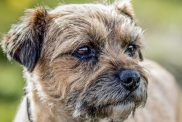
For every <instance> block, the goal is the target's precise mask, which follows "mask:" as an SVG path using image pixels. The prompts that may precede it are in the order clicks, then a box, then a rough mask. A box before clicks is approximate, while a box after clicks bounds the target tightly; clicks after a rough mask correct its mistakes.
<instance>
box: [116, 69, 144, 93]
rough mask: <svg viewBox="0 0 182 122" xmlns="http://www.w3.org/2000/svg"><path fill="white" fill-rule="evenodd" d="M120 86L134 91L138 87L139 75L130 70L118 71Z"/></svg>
mask: <svg viewBox="0 0 182 122" xmlns="http://www.w3.org/2000/svg"><path fill="white" fill-rule="evenodd" d="M118 74H119V79H120V82H121V84H122V85H123V86H124V87H125V88H126V89H127V90H129V91H134V90H135V89H137V88H138V86H139V85H140V74H139V73H138V72H137V71H135V70H131V69H122V70H120V71H119V73H118Z"/></svg>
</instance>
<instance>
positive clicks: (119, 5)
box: [114, 0, 134, 19]
mask: <svg viewBox="0 0 182 122" xmlns="http://www.w3.org/2000/svg"><path fill="white" fill-rule="evenodd" d="M114 7H115V8H116V10H117V11H118V12H120V13H123V14H125V15H127V16H128V17H130V18H131V19H133V18H134V11H133V7H132V4H131V0H116V1H115V2H114Z"/></svg>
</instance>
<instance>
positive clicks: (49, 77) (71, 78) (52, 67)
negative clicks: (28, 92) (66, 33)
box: [36, 56, 85, 99]
mask: <svg viewBox="0 0 182 122" xmlns="http://www.w3.org/2000/svg"><path fill="white" fill-rule="evenodd" d="M44 61H45V60H43V62H44ZM76 65H77V61H76V60H74V59H73V58H72V57H66V56H65V57H60V58H58V59H56V60H54V61H52V62H51V63H49V64H47V63H46V64H44V63H41V62H39V64H38V66H37V67H36V69H38V72H39V74H40V77H41V82H42V84H43V88H44V89H45V90H44V91H45V92H46V94H48V96H50V97H52V98H56V99H60V98H61V99H65V97H66V96H67V94H68V93H70V92H71V91H73V90H80V89H83V87H84V82H81V81H83V78H85V77H84V74H83V73H82V70H81V69H79V67H76ZM80 76H82V77H80ZM81 78H82V79H81Z"/></svg>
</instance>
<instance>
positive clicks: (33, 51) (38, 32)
mask: <svg viewBox="0 0 182 122" xmlns="http://www.w3.org/2000/svg"><path fill="white" fill-rule="evenodd" d="M47 21H48V14H47V11H46V10H45V9H44V8H43V7H38V8H36V9H31V10H27V11H26V16H24V17H22V19H21V21H20V23H18V24H16V25H13V26H12V27H11V29H10V31H9V32H8V33H7V34H6V35H5V36H4V38H3V40H2V48H3V51H4V52H5V53H6V54H7V56H8V57H9V58H12V59H14V60H16V61H17V62H19V63H20V64H22V65H24V66H25V67H26V68H27V69H28V70H29V71H32V70H33V68H34V67H35V65H36V63H37V61H38V59H39V56H40V52H41V45H42V41H43V38H44V33H45V30H46V24H47Z"/></svg>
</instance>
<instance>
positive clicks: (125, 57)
mask: <svg viewBox="0 0 182 122" xmlns="http://www.w3.org/2000/svg"><path fill="white" fill-rule="evenodd" d="M118 10H119V12H118ZM142 41H143V31H142V29H141V28H140V27H139V26H138V25H137V24H136V23H135V20H134V13H133V11H132V7H131V3H130V2H128V1H124V2H122V1H121V2H118V1H116V2H115V3H114V4H113V5H103V4H81V5H76V4H75V5H74V4H73V5H62V6H58V7H57V8H55V9H53V10H49V11H47V10H45V9H44V8H43V7H39V8H37V9H35V10H33V11H31V12H30V14H29V15H27V16H26V17H24V19H23V20H22V22H21V23H20V24H17V25H15V26H13V27H12V29H11V30H10V32H8V33H7V34H6V35H5V37H4V40H3V42H2V47H3V50H4V51H5V53H7V54H8V55H9V56H10V57H11V58H13V59H15V60H16V61H18V62H19V63H21V64H22V65H24V75H25V77H26V79H27V86H26V92H27V94H26V96H25V97H28V98H29V99H30V112H31V119H32V120H33V121H34V122H91V121H94V122H111V121H113V122H123V121H124V120H126V121H130V120H129V119H130V118H129V119H128V120H127V118H128V116H130V115H132V113H133V114H134V113H135V109H136V108H138V107H141V106H144V105H145V103H146V100H147V85H148V78H149V94H148V95H149V101H148V103H147V105H146V106H147V107H146V108H145V109H147V110H148V109H149V111H151V112H152V113H153V114H154V115H153V114H152V113H151V114H149V115H148V118H147V117H146V118H145V115H144V114H148V112H145V111H144V110H145V109H143V111H142V113H141V114H139V113H138V112H136V116H135V121H140V122H141V121H142V120H147V119H148V122H150V121H156V122H162V121H164V122H167V120H170V121H174V122H175V121H176V117H175V115H176V114H177V113H175V110H176V108H175V107H176V97H177V96H174V95H171V94H170V93H169V92H170V90H171V89H173V88H176V87H175V83H174V79H173V78H171V76H170V74H168V73H166V72H165V71H164V73H161V74H160V75H159V76H157V75H155V74H153V73H154V72H155V70H156V71H159V72H163V70H161V69H160V68H159V67H158V66H156V65H155V64H153V63H151V62H150V63H149V65H151V66H152V67H149V68H147V67H146V66H145V65H143V64H142V62H141V61H142V60H143V58H142V54H141V47H142ZM130 44H135V46H136V50H135V55H133V56H129V54H128V53H127V52H126V50H127V48H128V45H130ZM83 45H87V46H89V47H92V48H94V51H96V55H95V56H94V57H93V58H92V59H90V60H89V61H82V60H81V59H79V58H78V57H76V56H75V55H74V52H75V51H77V50H78V49H79V48H80V47H82V46H83ZM144 63H146V62H144ZM121 69H130V70H135V71H137V72H138V73H139V74H140V77H141V79H140V85H139V87H138V88H137V89H136V90H135V91H133V92H131V93H129V91H128V90H127V89H125V88H124V86H122V85H120V83H118V80H117V76H116V74H117V72H118V71H119V70H121ZM146 69H148V70H152V71H153V69H154V71H153V72H151V73H150V71H149V74H150V75H149V76H148V75H147V73H146ZM166 75H167V76H169V78H167V80H169V84H170V83H171V85H168V83H164V81H165V79H164V78H163V77H167V76H166ZM172 84H173V85H172ZM153 85H154V87H153ZM155 87H156V89H155ZM155 90H159V92H158V93H161V94H159V97H156V98H155V94H153V91H155ZM158 93H156V94H158ZM168 93H169V94H168ZM174 94H175V95H176V94H177V92H175V93H174ZM153 95H154V97H153ZM154 100H155V102H154ZM172 100H173V101H172ZM163 104H165V105H166V106H163ZM174 106H175V107H174ZM168 108H170V111H171V114H165V113H163V111H164V110H166V111H168ZM20 110H21V109H20ZM153 110H154V111H153ZM20 112H21V111H20ZM143 112H144V113H143ZM158 112H159V113H161V116H155V114H157V113H158ZM150 116H151V117H150ZM167 117H168V119H166V118H167ZM144 118H145V119H144ZM149 118H151V119H149ZM17 120H18V119H17V118H16V121H17ZM131 121H133V120H131ZM18 122H20V121H18Z"/></svg>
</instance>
